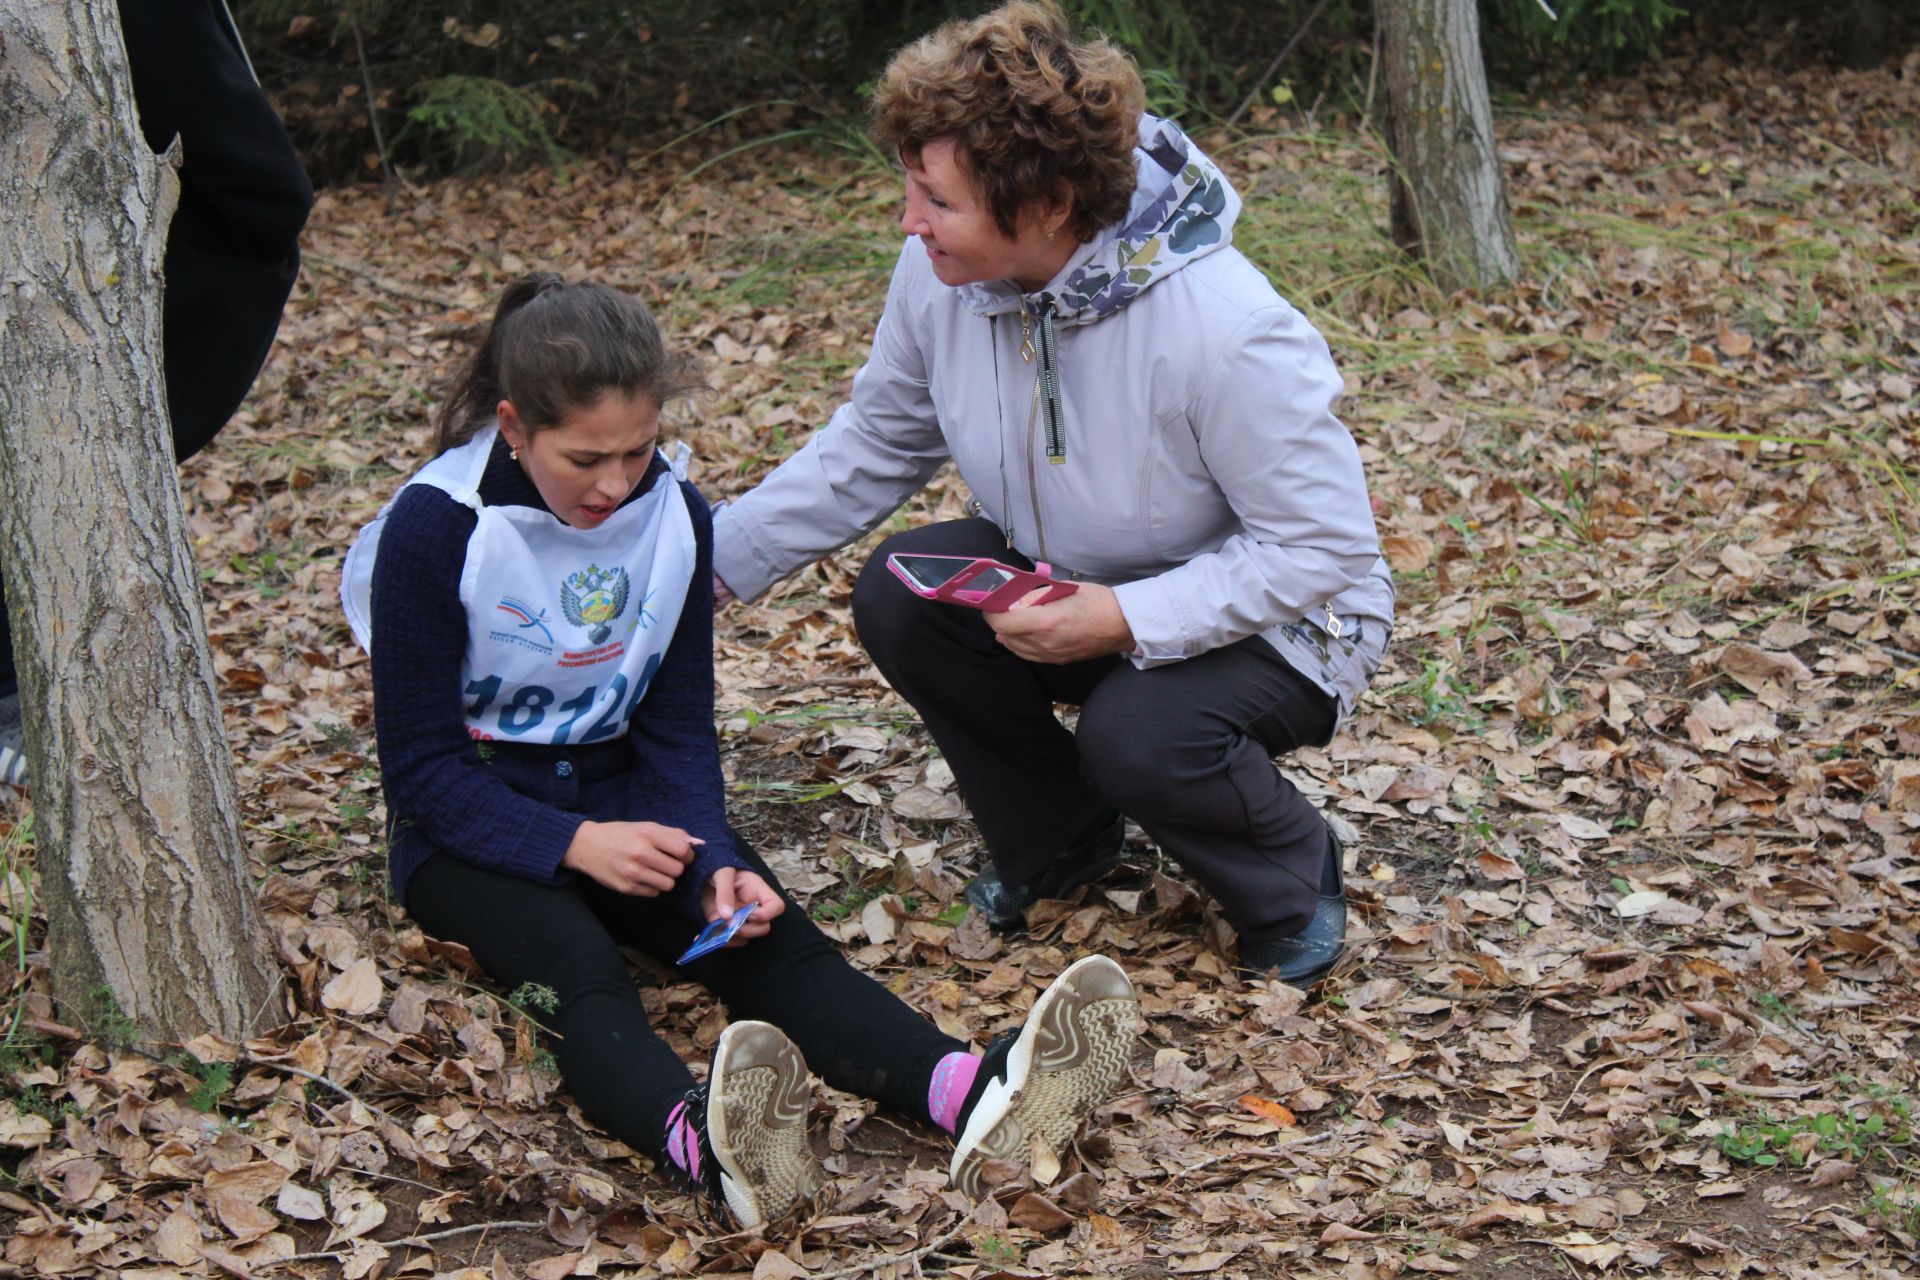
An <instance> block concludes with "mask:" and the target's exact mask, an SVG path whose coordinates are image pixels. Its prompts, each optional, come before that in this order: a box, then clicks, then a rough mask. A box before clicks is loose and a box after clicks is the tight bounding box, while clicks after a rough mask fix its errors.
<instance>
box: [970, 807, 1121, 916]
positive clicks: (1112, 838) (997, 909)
mask: <svg viewBox="0 0 1920 1280" xmlns="http://www.w3.org/2000/svg"><path fill="white" fill-rule="evenodd" d="M1126 835H1127V820H1126V819H1125V818H1115V819H1114V820H1113V822H1112V824H1111V825H1109V826H1106V827H1103V828H1102V829H1101V830H1100V832H1099V833H1098V834H1096V835H1094V836H1092V837H1090V838H1088V839H1086V840H1082V841H1081V842H1080V843H1079V844H1076V845H1075V846H1073V848H1071V849H1069V850H1067V851H1066V852H1065V853H1063V854H1061V855H1060V856H1059V857H1058V858H1055V859H1054V860H1053V862H1052V863H1051V864H1050V865H1049V866H1048V867H1047V869H1046V870H1045V871H1042V872H1041V873H1040V874H1039V875H1037V876H1035V877H1034V878H1033V879H1031V880H1029V881H1027V883H1025V884H1019V885H1009V884H1005V883H1003V882H1002V881H1001V879H1000V873H999V872H997V871H995V870H994V869H993V867H992V866H991V865H989V866H988V867H987V869H986V870H985V871H982V872H981V873H980V874H979V875H977V876H975V877H974V878H973V879H972V880H970V881H968V882H967V887H966V890H965V893H964V896H965V898H966V900H967V901H968V902H969V903H971V904H972V906H973V909H974V910H975V911H978V912H979V913H980V914H981V915H983V916H985V917H986V918H987V923H988V924H989V925H990V926H992V927H993V929H994V930H995V931H996V932H999V933H1011V932H1015V931H1017V930H1020V929H1024V928H1025V927H1026V924H1027V908H1028V907H1030V906H1032V905H1033V904H1034V903H1036V902H1039V901H1040V900H1041V899H1043V898H1064V897H1066V896H1067V895H1069V894H1071V893H1072V892H1073V891H1074V890H1075V889H1078V888H1079V887H1080V886H1081V885H1083V884H1092V883H1093V882H1094V881H1095V880H1098V879H1099V878H1100V877H1101V876H1103V875H1105V874H1107V872H1109V871H1111V870H1113V869H1114V868H1115V867H1117V866H1119V865H1120V848H1121V845H1122V844H1124V843H1125V841H1126Z"/></svg>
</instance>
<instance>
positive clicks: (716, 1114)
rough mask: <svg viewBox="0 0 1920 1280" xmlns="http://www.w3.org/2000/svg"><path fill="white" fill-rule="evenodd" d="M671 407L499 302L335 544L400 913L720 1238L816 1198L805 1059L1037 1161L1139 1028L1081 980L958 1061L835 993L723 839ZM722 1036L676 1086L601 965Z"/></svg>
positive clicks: (667, 1061)
mask: <svg viewBox="0 0 1920 1280" xmlns="http://www.w3.org/2000/svg"><path fill="white" fill-rule="evenodd" d="M694 385H695V384H694V382H693V371H692V369H691V367H690V365H689V363H688V362H687V361H686V360H684V359H681V358H677V357H675V356H673V355H671V354H670V353H669V352H668V351H667V349H666V346H665V343H664V342H663V340H662V337H661V334H660V330H659V328H658V326H657V325H656V324H655V323H654V320H653V317H652V316H651V315H650V314H649V313H648V311H647V310H646V308H645V307H644V306H642V305H641V304H640V303H639V302H637V301H636V300H634V299H633V298H631V297H628V296H626V295H625V294H622V293H620V292H618V291H616V290H613V289H610V288H607V287H605V286H602V285H598V284H591V283H581V284H568V283H566V282H564V281H562V280H561V279H560V278H558V277H556V276H552V275H531V276H527V277H525V278H523V279H520V280H518V281H515V282H514V283H513V284H512V285H510V286H509V287H508V289H507V291H506V293H505V295H504V296H503V297H502V298H501V300H500V304H499V307H498V310H497V311H496V312H495V315H494V318H493V323H492V326H491V328H490V329H489V331H488V333H487V334H486V336H485V338H484V339H483V341H482V342H481V344H480V346H479V348H478V350H476V351H475V352H474V353H473V355H472V356H471V358H470V359H469V360H468V362H467V364H466V365H465V367H464V369H463V370H462V372H461V373H460V375H459V380H458V383H457V386H456V389H455V391H454V394H453V396H452V399H451V400H450V401H449V402H448V403H447V405H446V407H445V409H444V410H443V411H442V413H441V416H440V420H439V438H438V442H437V443H438V450H437V455H436V456H435V458H434V459H433V460H432V461H431V462H429V463H428V464H427V465H426V466H425V467H424V468H422V469H421V471H420V472H419V473H418V474H416V475H415V476H414V477H413V478H412V479H411V480H410V481H408V483H407V484H406V485H405V486H404V487H403V488H402V489H401V491H400V493H399V494H398V496H397V497H395V499H394V500H393V501H392V502H391V503H390V504H388V506H387V508H386V509H385V510H384V511H382V512H381V514H380V515H379V517H378V518H376V519H375V520H374V521H373V522H372V523H371V524H369V525H368V526H367V528H366V529H365V530H363V531H362V533H361V535H360V537H359V539H358V540H357V541H356V543H355V544H354V547H353V549H352V551H351V552H350V553H349V555H348V557H347V564H346V572H345V575H344V579H343V583H342V597H343V600H344V603H345V606H346V610H347V615H348V619H349V621H350V622H351V623H352V626H353V629H354V634H355V636H356V637H357V638H358V639H359V640H360V642H361V644H362V645H364V646H365V647H366V648H367V650H368V652H369V654H370V655H371V657H372V667H373V687H374V717H375V728H376V732H377V734H378V738H379V749H380V765H381V772H382V778H383V782H384V785H385V788H386V796H387V805H388V809H389V813H390V831H391V839H390V845H389V852H388V858H389V867H390V871H391V875H392V879H393V886H394V891H395V893H396V895H397V896H398V897H399V899H400V901H401V902H402V903H404V904H405V906H406V908H407V910H408V912H409V913H410V914H411V915H412V916H413V917H414V918H415V919H417V920H418V921H419V922H420V924H421V926H422V927H423V928H425V929H426V930H427V931H428V932H429V933H431V934H433V935H435V936H436V937H440V938H444V939H448V940H450V941H454V942H458V943H460V944H462V945H463V946H465V947H467V948H468V949H469V950H470V951H472V953H473V954H474V956H475V958H476V959H477V960H478V961H479V963H480V965H481V967H482V968H484V969H485V970H486V972H487V974H488V975H489V976H490V977H491V978H492V979H493V980H494V981H495V982H498V983H499V984H500V985H501V986H502V987H504V988H506V989H508V990H513V989H516V988H518V987H519V986H521V985H522V984H525V983H536V984H539V985H541V986H545V987H548V988H551V989H552V990H553V991H554V992H555V993H556V995H557V997H558V1006H557V1009H556V1011H555V1013H554V1014H553V1017H552V1026H551V1028H550V1030H551V1031H552V1032H553V1033H554V1036H555V1052H556V1055H557V1057H558V1060H559V1064H560V1070H561V1074H562V1075H563V1077H564V1078H565V1080H566V1083H567V1086H568V1088H570V1089H571V1090H572V1091H573V1094H574V1097H575V1098H576V1099H577V1100H578V1101H579V1103H580V1107H581V1109H582V1110H583V1111H584V1112H585V1113H586V1115H587V1116H589V1117H590V1118H592V1119H593V1120H594V1122H595V1123H597V1124H599V1125H601V1126H603V1127H604V1128H606V1129H607V1130H608V1131H609V1132H611V1133H612V1134H614V1135H615V1136H616V1137H618V1138H619V1139H620V1140H621V1141H623V1142H625V1143H627V1144H628V1145H629V1146H631V1147H633V1148H635V1149H637V1150H639V1151H642V1152H644V1153H646V1154H647V1155H648V1156H650V1157H651V1158H652V1159H653V1160H654V1161H655V1162H656V1163H659V1164H663V1165H666V1166H668V1167H670V1168H672V1169H674V1170H677V1171H679V1173H681V1174H682V1175H684V1176H685V1177H686V1178H687V1179H688V1180H690V1181H691V1183H692V1184H693V1185H694V1186H695V1187H696V1188H698V1189H699V1190H701V1191H702V1192H704V1193H705V1194H706V1195H707V1196H708V1197H709V1198H710V1199H711V1200H712V1201H714V1202H715V1203H719V1204H724V1205H725V1206H726V1208H727V1209H728V1210H729V1211H730V1212H731V1214H732V1216H733V1218H734V1220H735V1221H736V1222H737V1223H738V1224H739V1225H740V1226H741V1227H743V1228H751V1227H757V1226H759V1225H761V1224H762V1223H764V1222H767V1221H769V1220H771V1219H775V1218H778V1217H780V1216H781V1215H783V1214H785V1213H787V1212H788V1211H789V1210H790V1209H792V1208H794V1207H795V1206H796V1205H798V1204H799V1203H801V1202H802V1201H803V1200H804V1199H805V1198H806V1197H808V1196H809V1195H810V1194H811V1192H812V1191H813V1190H814V1189H815V1188H816V1187H817V1186H818V1185H819V1181H820V1173H819V1168H818V1165H817V1163H816V1161H815V1160H814V1158H813V1154H812V1151H811V1148H810V1147H809V1145H808V1141H807V1134H806V1116H807V1105H808V1099H809V1085H808V1078H807V1064H811V1065H812V1066H813V1068H814V1069H815V1070H817V1071H819V1072H820V1074H821V1076H822V1078H823V1079H824V1080H825V1081H826V1082H827V1083H828V1084H830V1085H832V1086H833V1087H834V1088H836V1089H841V1090H845V1091H847V1092H850V1093H856V1094H860V1095H863V1096H865V1097H869V1098H872V1099H875V1100H876V1101H879V1102H881V1103H884V1104H886V1105H888V1106H890V1107H892V1108H894V1109H895V1110H897V1111H901V1112H905V1113H907V1114H908V1115H912V1116H916V1117H918V1118H921V1119H924V1120H928V1121H930V1122H932V1123H933V1124H934V1125H936V1126H938V1127H940V1128H942V1129H944V1130H946V1131H947V1132H948V1133H950V1134H952V1135H954V1137H955V1139H956V1141H955V1146H954V1153H953V1160H952V1165H951V1176H952V1178H953V1181H954V1184H955V1185H956V1186H957V1187H958V1188H960V1189H961V1190H962V1191H964V1192H966V1193H967V1194H969V1195H976V1196H977V1195H979V1194H980V1193H981V1192H982V1190H983V1188H982V1186H981V1171H982V1168H983V1166H984V1165H985V1164H986V1162H987V1161H989V1160H991V1159H995V1158H999V1159H1010V1160H1013V1161H1016V1162H1021V1163H1024V1162H1025V1161H1026V1159H1027V1158H1028V1156H1029V1153H1030V1151H1031V1149H1032V1145H1033V1143H1034V1142H1035V1141H1041V1142H1044V1143H1045V1144H1046V1145H1047V1146H1049V1147H1051V1148H1052V1149H1053V1150H1055V1151H1056V1152H1057V1151H1061V1150H1062V1149H1064V1147H1065V1144H1066V1143H1067V1141H1068V1140H1069V1139H1070V1138H1071V1137H1072V1136H1073V1134H1074V1132H1075V1131H1076V1130H1077V1129H1078V1127H1079V1125H1080V1124H1081V1122H1082V1121H1083V1120H1084V1119H1085V1118H1086V1117H1087V1115H1088V1114H1089V1113H1091V1112H1092V1111H1093V1109H1094V1108H1095V1107H1096V1106H1098V1105H1099V1104H1100V1103H1102V1102H1104V1101H1105V1100H1106V1099H1107V1098H1108V1097H1109V1096H1110V1094H1111V1093H1112V1092H1113V1090H1114V1088H1115V1087H1116V1086H1117V1085H1118V1084H1119V1083H1120V1082H1121V1080H1122V1079H1123V1078H1124V1076H1125V1072H1126V1065H1127V1059H1128V1056H1129V1052H1130V1050H1131V1048H1132V1044H1133V1039H1134V1036H1135V1034H1136V1023H1137V1008H1138V1002H1137V1000H1136V999H1135V997H1134V994H1133V991H1132V988H1131V987H1130V985H1129V984H1128V982H1127V979H1126V977H1125V975H1124V974H1122V973H1121V971H1120V969H1119V967H1118V966H1117V965H1115V964H1114V963H1113V962H1112V961H1111V960H1108V959H1106V958H1104V957H1099V956H1089V957H1086V958H1084V959H1082V960H1080V961H1079V962H1077V963H1075V964H1073V965H1072V966H1070V967H1069V968H1067V969H1066V970H1065V971H1064V972H1063V973H1061V974H1060V975H1059V977H1058V978H1057V979H1055V981H1054V982H1053V983H1052V985H1051V986H1049V987H1048V988H1047V990H1046V991H1045V992H1044V993H1043V994H1042V995H1041V996H1040V997H1039V999H1038V1000H1037V1001H1036V1002H1035V1004H1034V1006H1033V1009H1032V1011H1031V1013H1030V1014H1029V1016H1028V1018H1027V1020H1026V1023H1025V1025H1024V1026H1023V1027H1022V1028H1020V1029H1019V1030H1018V1031H1017V1032H1014V1033H1012V1034H1010V1035H1008V1036H1005V1037H1003V1038H1002V1039H1000V1040H999V1041H997V1042H995V1043H994V1044H993V1045H992V1046H991V1047H990V1048H989V1049H988V1050H987V1052H986V1054H985V1055H984V1056H978V1055H975V1054H972V1053H970V1052H968V1050H967V1048H966V1046H965V1045H963V1044H961V1043H960V1042H959V1041H957V1040H955V1039H953V1038H952V1037H951V1036H948V1035H946V1034H944V1033H942V1032H941V1031H939V1030H938V1029H937V1028H936V1027H934V1026H933V1024H932V1023H930V1022H929V1021H927V1020H926V1019H924V1018H922V1017H921V1016H920V1015H919V1014H918V1013H916V1012H914V1010H913V1009H912V1008H910V1007H909V1006H908V1005H907V1004H905V1003H904V1002H902V1001H901V1000H900V999H898V998H897V997H896V996H894V995H893V994H891V993H890V992H888V991H887V989H886V988H885V987H883V986H881V985H880V984H879V983H877V982H875V981H874V980H873V979H871V978H869V977H868V976H867V975H866V974H864V973H862V972H860V971H859V970H857V969H855V968H853V966H852V965H850V964H849V963H848V962H847V960H846V959H845V957H843V956H842V955H841V954H840V953H839V951H838V950H836V949H835V947H834V946H833V945H832V944H831V943H830V942H829V941H828V939H827V938H826V937H825V935H823V934H822V933H821V932H820V931H819V930H818V929H817V928H815V927H814V925H813V924H812V923H811V922H810V921H809V920H808V919H807V917H806V913H805V912H804V911H801V910H798V909H795V908H794V906H793V903H792V900H791V899H789V898H788V897H787V896H786V895H785V893H784V892H783V891H782V889H781V887H780V884H779V882H778V881H777V880H776V879H775V878H774V875H773V873H772V871H771V870H769V869H768V867H767V864H766V863H765V862H764V861H763V860H762V859H761V858H760V857H759V856H758V855H757V854H756V853H755V852H754V851H753V850H752V849H750V848H748V847H747V845H746V843H745V842H744V841H743V840H742V839H741V838H740V837H739V836H738V835H737V834H736V833H735V832H734V831H733V830H732V829H731V828H730V827H729V826H728V824H727V819H726V812H725V794H724V785H723V783H722V779H721V771H720V758H719V744H718V739H717V736H716V733H715V730H714V721H713V643H712V641H713V637H712V626H713V622H712V615H713V607H712V606H713V600H712V590H713V587H712V582H713V571H712V524H711V520H710V517H709V514H708V510H707V506H706V503H705V502H704V501H703V500H702V499H701V497H700V495H699V493H698V492H697V491H696V490H695V489H694V488H693V486H692V485H691V484H689V483H687V481H686V478H685V472H684V467H685V454H684V449H683V450H682V451H681V456H680V457H679V458H678V459H676V460H675V461H673V462H671V463H669V461H668V460H667V459H666V458H665V457H664V456H663V455H662V453H661V451H660V449H659V448H658V447H657V439H658V433H659V422H660V411H661V406H662V405H663V404H665V403H666V402H667V401H668V400H670V399H671V398H672V397H674V396H675V395H678V394H681V393H683V392H685V391H687V390H689V389H690V388H691V387H693V386H694ZM749 904H751V906H752V907H753V911H752V913H751V914H750V915H748V916H747V918H746V921H745V923H744V924H743V925H741V926H740V928H739V931H738V933H737V934H736V935H735V936H734V938H733V940H732V942H731V943H730V944H729V945H728V946H726V947H724V948H722V949H720V950H717V951H714V952H712V953H710V954H708V955H705V956H703V957H700V958H698V959H695V960H692V961H690V962H688V963H686V964H684V965H681V966H680V970H681V972H683V973H684V974H685V975H686V976H687V977H689V978H691V979H693V980H695V981H697V982H699V983H701V984H702V985H704V986H705V987H707V988H708V989H709V990H711V991H713V992H714V993H715V994H716V995H718V996H719V997H720V998H721V999H722V1000H723V1001H725V1003H726V1005H727V1008H728V1010H729V1011H730V1012H731V1013H732V1014H733V1015H734V1016H735V1017H736V1018H738V1019H742V1020H741V1021H735V1022H733V1023H732V1024H731V1025H730V1026H729V1027H728V1028H727V1029H726V1031H725V1032H724V1033H723V1034H722V1035H721V1037H720V1041H719V1044H718V1045H717V1046H716V1047H715V1049H714V1052H713V1059H712V1063H711V1066H710V1069H709V1071H708V1075H707V1079H706V1082H705V1084H703V1085H699V1086H696V1085H695V1084H694V1082H693V1078H692V1076H691V1075H690V1074H689V1072H688V1070H687V1067H686V1065H685V1064H684V1063H682V1062H681V1061H680V1060H679V1058H678V1057H677V1056H676V1055H675V1054H674V1053H673V1051H672V1050H671V1049H669V1048H668V1047H667V1045H666V1044H665V1043H664V1042H663V1041H662V1040H661V1039H660V1038H659V1037H658V1036H656V1035H655V1034H654V1033H653V1030H652V1029H651V1028H650V1027H649V1026H648V1023H647V1018H646V1013H645V1010H644V1009H643V1008H642V1005H641V1001H640V996H639V993H638V992H637V991H636V990H635V987H634V983H633V979H632V977H631V975H630V974H629V972H628V969H627V964H626V961H625V960H624V959H623V958H622V957H621V954H620V950H619V949H620V947H622V946H628V947H633V948H635V949H637V950H639V951H642V952H644V953H646V954H647V955H649V956H651V957H652V958H653V959H654V960H656V961H658V962H659V963H661V964H662V965H668V966H671V965H674V964H675V963H676V957H677V956H679V955H680V953H681V952H682V951H683V950H685V949H686V948H687V946H688V943H689V941H690V940H691V939H692V937H693V936H694V934H695V933H696V932H697V931H698V930H699V929H700V928H701V927H702V925H704V924H705V923H706V922H709V921H717V920H726V919H728V918H729V917H731V916H732V915H733V914H734V913H735V912H736V909H738V908H742V907H745V906H747V905H749Z"/></svg>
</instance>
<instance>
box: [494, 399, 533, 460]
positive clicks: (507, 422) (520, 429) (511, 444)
mask: <svg viewBox="0 0 1920 1280" xmlns="http://www.w3.org/2000/svg"><path fill="white" fill-rule="evenodd" d="M494 416H495V417H497V418H499V419H500V434H501V435H502V436H503V437H505V439H506V442H507V448H509V449H524V448H526V447H527V432H526V428H525V426H523V425H522V424H521V422H520V414H519V411H518V410H516V409H515V408H514V407H513V401H511V400H502V401H501V402H500V407H499V408H498V409H496V410H494Z"/></svg>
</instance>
